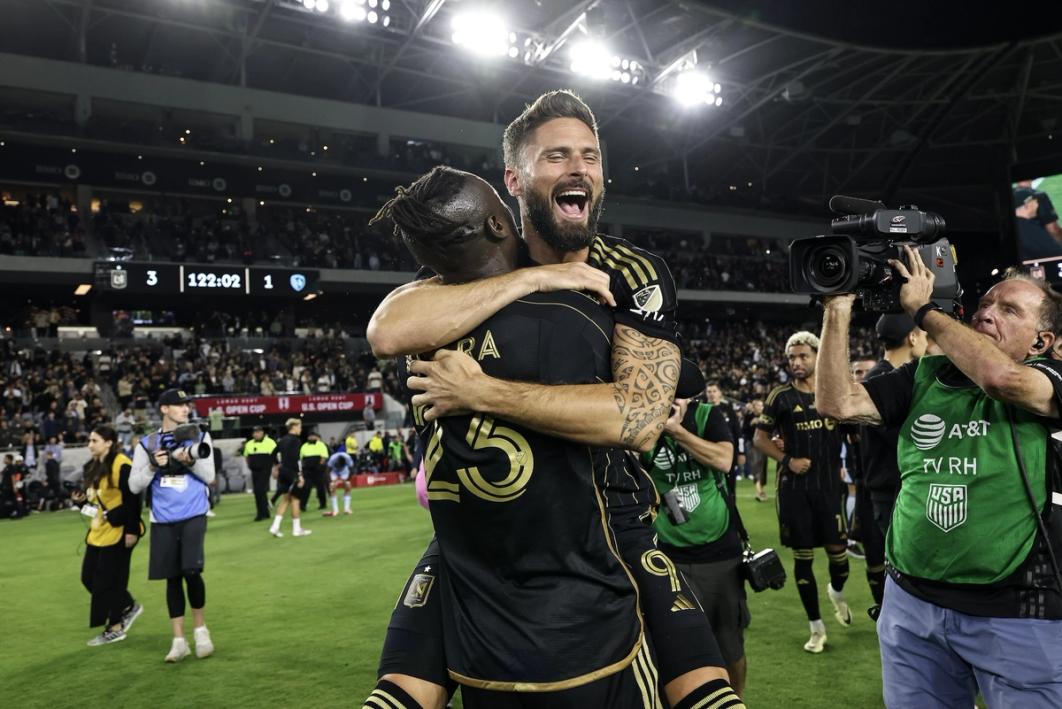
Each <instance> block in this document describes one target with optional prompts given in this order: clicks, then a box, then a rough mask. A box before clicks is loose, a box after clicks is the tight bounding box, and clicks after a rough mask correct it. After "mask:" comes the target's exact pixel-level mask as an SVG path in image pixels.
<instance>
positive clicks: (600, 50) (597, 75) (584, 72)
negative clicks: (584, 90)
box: [569, 39, 612, 80]
mask: <svg viewBox="0 0 1062 709" xmlns="http://www.w3.org/2000/svg"><path fill="white" fill-rule="evenodd" d="M570 57H571V64H570V65H569V66H570V68H571V70H572V73H573V74H579V75H580V76H586V77H589V78H591V79H598V80H604V79H610V78H612V52H610V51H608V49H607V48H606V47H605V45H603V44H601V43H600V42H598V41H596V40H592V39H582V40H579V41H576V42H573V43H572V46H571V50H570Z"/></svg>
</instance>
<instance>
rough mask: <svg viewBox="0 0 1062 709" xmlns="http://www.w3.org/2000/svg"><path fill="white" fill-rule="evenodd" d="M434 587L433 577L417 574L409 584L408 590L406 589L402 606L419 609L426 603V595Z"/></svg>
mask: <svg viewBox="0 0 1062 709" xmlns="http://www.w3.org/2000/svg"><path fill="white" fill-rule="evenodd" d="M434 585H435V577H434V576H432V575H431V574H417V575H416V576H414V577H413V580H412V581H410V582H409V588H408V589H406V595H405V598H403V599H402V605H404V606H406V607H407V608H420V607H421V606H423V605H424V604H425V603H427V602H428V595H429V594H430V593H431V589H432V587H433V586H434Z"/></svg>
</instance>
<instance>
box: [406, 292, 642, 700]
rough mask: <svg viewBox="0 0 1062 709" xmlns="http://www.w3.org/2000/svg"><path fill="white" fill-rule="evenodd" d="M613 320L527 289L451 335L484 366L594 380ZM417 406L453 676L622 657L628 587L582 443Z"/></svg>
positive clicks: (533, 678) (552, 379)
mask: <svg viewBox="0 0 1062 709" xmlns="http://www.w3.org/2000/svg"><path fill="white" fill-rule="evenodd" d="M612 327H613V323H612V319H611V317H609V314H608V312H607V311H606V310H605V309H604V308H602V307H600V306H599V305H598V304H597V303H596V302H595V301H594V300H593V299H592V298H590V297H588V296H586V295H584V294H581V293H575V292H572V291H562V292H558V293H536V294H533V295H530V296H527V297H525V298H521V299H520V300H517V301H516V302H514V303H512V304H511V305H508V306H506V307H505V308H503V309H501V310H500V311H499V312H498V313H497V314H495V315H494V316H493V317H491V318H490V319H488V320H487V321H486V322H484V323H483V324H482V325H480V326H479V327H477V328H476V329H475V330H473V331H472V332H471V333H469V334H468V335H467V336H466V337H464V338H462V339H461V340H459V341H458V342H456V343H454V344H453V345H452V347H454V348H456V349H459V350H462V351H464V352H466V353H468V354H469V355H470V356H472V357H473V358H475V359H476V360H477V361H478V362H479V364H480V366H481V367H482V368H483V370H484V372H486V373H487V374H489V375H490V376H494V377H499V378H503V379H509V380H521V381H536V382H542V383H547V384H562V383H564V384H580V383H594V382H599V381H605V380H607V379H608V378H610V377H611V346H612V343H611V339H612ZM414 418H415V420H416V422H417V424H418V433H419V435H420V436H421V440H422V443H423V445H424V451H425V453H424V467H425V471H426V473H427V492H428V499H429V500H430V501H431V515H432V520H433V522H434V524H435V530H436V534H437V537H438V541H439V547H440V550H441V554H442V558H443V561H444V564H445V567H446V575H445V577H444V581H443V582H442V583H441V585H440V590H441V591H442V594H443V595H442V598H443V601H444V603H443V606H444V612H443V630H444V633H443V634H444V638H445V643H446V658H447V664H448V666H449V669H450V674H451V676H452V677H453V678H454V679H455V680H457V681H458V682H460V683H462V684H467V685H470V686H474V687H485V688H490V689H498V690H512V689H514V688H515V687H516V686H517V685H519V686H520V687H522V688H524V689H525V690H526V689H528V688H529V687H534V689H536V690H539V691H542V690H546V689H563V688H565V687H573V686H578V685H580V684H584V683H587V682H590V681H593V680H595V679H597V678H599V677H603V676H606V675H608V674H611V673H613V672H616V671H619V670H621V669H622V668H624V667H626V666H627V665H628V664H629V663H630V662H631V661H632V659H633V658H634V656H635V655H636V654H637V652H638V649H639V646H640V637H641V623H640V619H639V615H638V610H637V593H636V591H635V589H634V586H633V581H632V579H631V577H630V576H629V574H628V572H627V571H626V569H625V568H624V567H623V565H622V564H621V562H620V559H619V556H618V554H617V552H616V549H615V548H614V544H613V540H612V537H611V535H610V533H609V530H608V527H607V523H606V514H605V506H604V501H603V499H602V496H601V494H600V491H599V489H603V488H604V487H605V486H606V485H605V481H603V480H600V479H598V480H595V467H594V465H593V456H592V451H591V450H590V448H589V447H588V446H585V445H580V444H576V443H570V442H567V441H563V440H561V439H557V438H551V437H548V436H544V435H541V434H538V433H536V432H534V431H532V430H529V429H527V428H524V427H522V426H519V425H517V424H514V423H512V422H509V421H504V420H500V419H493V418H492V417H490V416H485V415H480V414H472V415H466V416H452V417H444V418H442V419H440V420H438V421H436V422H434V423H433V424H430V425H424V424H423V419H422V412H420V411H415V412H414ZM601 474H603V471H599V472H598V475H601ZM536 685H537V686H536Z"/></svg>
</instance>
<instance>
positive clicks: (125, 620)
mask: <svg viewBox="0 0 1062 709" xmlns="http://www.w3.org/2000/svg"><path fill="white" fill-rule="evenodd" d="M143 612H144V606H142V605H140V604H139V603H136V602H134V603H133V606H132V607H131V608H130V609H129V610H127V611H126V612H125V613H123V614H122V632H123V633H128V632H129V629H130V628H132V627H133V623H134V622H135V621H136V619H137V618H139V617H140V614H141V613H143Z"/></svg>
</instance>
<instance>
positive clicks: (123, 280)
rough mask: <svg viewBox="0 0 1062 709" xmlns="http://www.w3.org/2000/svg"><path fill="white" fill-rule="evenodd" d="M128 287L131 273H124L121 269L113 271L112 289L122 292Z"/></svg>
mask: <svg viewBox="0 0 1062 709" xmlns="http://www.w3.org/2000/svg"><path fill="white" fill-rule="evenodd" d="M127 285H129V271H123V270H121V269H120V268H114V269H111V288H113V289H114V290H122V289H123V288H125V287H126V286H127Z"/></svg>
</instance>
